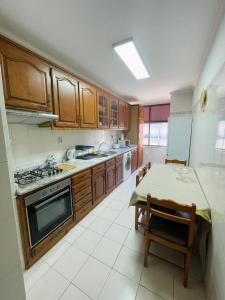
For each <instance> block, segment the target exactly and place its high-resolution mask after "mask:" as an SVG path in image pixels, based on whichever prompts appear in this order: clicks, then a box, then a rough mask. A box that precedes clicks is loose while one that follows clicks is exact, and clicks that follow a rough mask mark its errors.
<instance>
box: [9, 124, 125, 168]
mask: <svg viewBox="0 0 225 300" xmlns="http://www.w3.org/2000/svg"><path fill="white" fill-rule="evenodd" d="M9 133H10V140H11V149H12V156H13V161H14V168H15V169H20V168H23V167H26V166H30V165H36V164H41V163H43V162H45V160H46V158H47V157H48V155H49V154H50V153H53V154H55V155H56V157H57V159H58V160H61V159H63V158H64V157H65V153H66V149H68V148H70V147H73V146H74V145H77V144H82V145H83V144H84V145H93V146H95V147H96V148H98V146H99V144H100V143H101V142H105V143H107V145H108V147H111V144H112V143H113V141H116V140H117V139H118V138H119V137H120V134H121V131H111V130H51V129H49V128H39V127H38V126H36V125H22V124H9ZM105 147H107V146H106V145H104V144H103V145H102V146H101V150H104V148H105Z"/></svg>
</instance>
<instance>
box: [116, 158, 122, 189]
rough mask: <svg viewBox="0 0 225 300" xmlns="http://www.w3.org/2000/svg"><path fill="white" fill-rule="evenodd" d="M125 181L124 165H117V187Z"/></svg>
mask: <svg viewBox="0 0 225 300" xmlns="http://www.w3.org/2000/svg"><path fill="white" fill-rule="evenodd" d="M122 181H123V163H122V162H120V163H117V164H116V185H118V184H120V183H121V182H122Z"/></svg>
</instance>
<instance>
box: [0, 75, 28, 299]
mask: <svg viewBox="0 0 225 300" xmlns="http://www.w3.org/2000/svg"><path fill="white" fill-rule="evenodd" d="M0 75H1V74H0ZM0 78H1V76H0ZM4 106H5V105H4V96H3V90H2V84H1V81H0V199H1V201H0V241H1V244H0V299H2V300H3V299H4V300H12V299H15V298H16V299H17V300H25V290H24V282H23V275H22V267H21V261H20V255H19V246H18V237H17V231H16V223H15V215H14V203H13V201H15V200H14V199H13V197H12V184H13V179H12V178H11V175H12V173H11V172H10V170H11V164H10V148H9V134H8V126H7V121H6V115H5V107H4Z"/></svg>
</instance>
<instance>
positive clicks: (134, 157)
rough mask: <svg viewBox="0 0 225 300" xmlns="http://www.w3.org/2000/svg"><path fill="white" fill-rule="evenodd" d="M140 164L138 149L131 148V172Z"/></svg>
mask: <svg viewBox="0 0 225 300" xmlns="http://www.w3.org/2000/svg"><path fill="white" fill-rule="evenodd" d="M137 165H138V152H137V149H133V150H131V173H133V172H134V171H135V170H136V169H137Z"/></svg>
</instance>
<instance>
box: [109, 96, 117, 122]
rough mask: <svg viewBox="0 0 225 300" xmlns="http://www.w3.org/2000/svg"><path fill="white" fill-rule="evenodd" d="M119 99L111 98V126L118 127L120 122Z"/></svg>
mask: <svg viewBox="0 0 225 300" xmlns="http://www.w3.org/2000/svg"><path fill="white" fill-rule="evenodd" d="M118 105H119V104H118V100H117V99H114V98H111V99H110V128H118V124H119V120H118V117H119V109H118Z"/></svg>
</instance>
